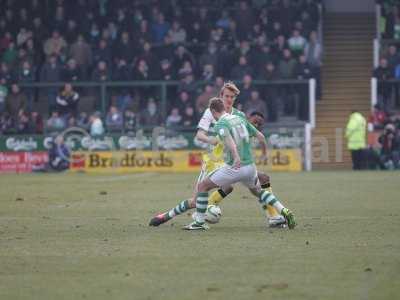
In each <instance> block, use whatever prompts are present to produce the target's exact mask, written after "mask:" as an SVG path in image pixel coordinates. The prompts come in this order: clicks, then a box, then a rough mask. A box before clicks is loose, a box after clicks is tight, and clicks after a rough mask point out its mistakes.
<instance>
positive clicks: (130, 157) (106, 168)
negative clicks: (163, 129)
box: [70, 149, 302, 173]
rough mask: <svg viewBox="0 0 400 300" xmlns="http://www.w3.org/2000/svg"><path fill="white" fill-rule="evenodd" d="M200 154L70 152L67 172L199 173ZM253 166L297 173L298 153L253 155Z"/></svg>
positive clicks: (269, 152)
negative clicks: (69, 167) (264, 158)
mask: <svg viewBox="0 0 400 300" xmlns="http://www.w3.org/2000/svg"><path fill="white" fill-rule="evenodd" d="M202 153H203V152H201V151H196V150H193V151H184V150H180V151H113V152H110V151H101V152H74V153H73V154H72V159H71V165H70V166H71V170H74V171H85V172H89V173H110V172H112V173H113V172H115V173H136V172H199V171H200V167H201V154H202ZM254 158H255V163H256V165H257V168H258V169H259V170H263V171H301V169H302V160H301V152H300V150H298V149H282V150H270V151H268V157H267V159H266V160H263V159H262V157H261V151H260V150H257V151H255V156H254Z"/></svg>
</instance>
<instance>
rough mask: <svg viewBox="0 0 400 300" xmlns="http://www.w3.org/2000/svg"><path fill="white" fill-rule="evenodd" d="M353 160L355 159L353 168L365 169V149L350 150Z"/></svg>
mask: <svg viewBox="0 0 400 300" xmlns="http://www.w3.org/2000/svg"><path fill="white" fill-rule="evenodd" d="M350 152H351V160H352V161H353V170H363V169H365V167H364V166H365V158H364V149H359V150H350Z"/></svg>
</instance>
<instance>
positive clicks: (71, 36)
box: [65, 19, 79, 44]
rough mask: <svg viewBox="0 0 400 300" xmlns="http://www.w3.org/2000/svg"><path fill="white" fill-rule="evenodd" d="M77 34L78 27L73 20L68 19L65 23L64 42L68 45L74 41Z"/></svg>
mask: <svg viewBox="0 0 400 300" xmlns="http://www.w3.org/2000/svg"><path fill="white" fill-rule="evenodd" d="M78 34H79V29H78V25H77V23H76V21H75V20H73V19H69V20H68V21H67V29H66V30H65V40H66V42H67V43H68V44H72V43H73V42H75V41H76V39H77V37H78Z"/></svg>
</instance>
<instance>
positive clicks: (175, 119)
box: [165, 107, 182, 128]
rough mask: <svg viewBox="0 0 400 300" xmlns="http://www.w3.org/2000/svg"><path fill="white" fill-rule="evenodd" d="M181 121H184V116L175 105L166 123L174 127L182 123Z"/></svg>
mask: <svg viewBox="0 0 400 300" xmlns="http://www.w3.org/2000/svg"><path fill="white" fill-rule="evenodd" d="M181 121H182V116H181V115H180V113H179V109H178V108H177V107H174V108H172V109H171V113H170V114H169V116H168V117H167V121H166V124H165V125H167V127H169V128H174V127H178V126H179V125H181Z"/></svg>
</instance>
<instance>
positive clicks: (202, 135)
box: [196, 129, 218, 145]
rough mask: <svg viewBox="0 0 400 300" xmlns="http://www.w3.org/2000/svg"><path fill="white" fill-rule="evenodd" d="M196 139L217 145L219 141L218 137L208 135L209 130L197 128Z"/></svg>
mask: <svg viewBox="0 0 400 300" xmlns="http://www.w3.org/2000/svg"><path fill="white" fill-rule="evenodd" d="M196 139H198V140H199V141H201V142H203V143H207V144H210V145H216V144H217V143H218V140H217V138H216V137H213V136H208V135H207V132H206V131H204V130H203V129H199V130H197V133H196Z"/></svg>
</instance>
